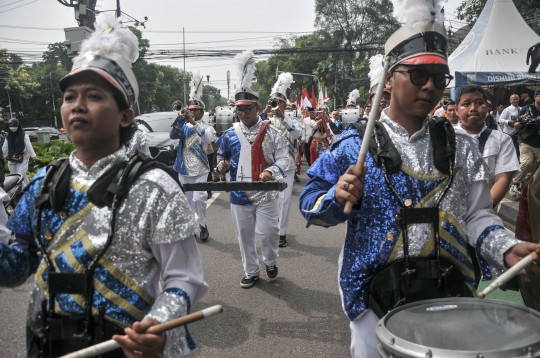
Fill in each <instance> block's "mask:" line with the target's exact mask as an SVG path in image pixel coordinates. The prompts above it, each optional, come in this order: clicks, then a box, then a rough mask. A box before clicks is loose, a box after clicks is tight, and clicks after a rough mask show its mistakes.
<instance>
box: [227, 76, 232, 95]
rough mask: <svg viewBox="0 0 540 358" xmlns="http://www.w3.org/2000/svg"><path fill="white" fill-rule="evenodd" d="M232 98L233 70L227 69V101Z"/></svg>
mask: <svg viewBox="0 0 540 358" xmlns="http://www.w3.org/2000/svg"><path fill="white" fill-rule="evenodd" d="M229 98H231V71H229V70H227V101H228V100H229Z"/></svg>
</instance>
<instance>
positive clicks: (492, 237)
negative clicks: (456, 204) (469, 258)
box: [464, 180, 520, 278]
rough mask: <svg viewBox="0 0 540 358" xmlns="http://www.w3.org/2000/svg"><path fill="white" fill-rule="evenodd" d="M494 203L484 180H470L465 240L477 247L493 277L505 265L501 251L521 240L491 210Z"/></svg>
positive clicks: (498, 273)
mask: <svg viewBox="0 0 540 358" xmlns="http://www.w3.org/2000/svg"><path fill="white" fill-rule="evenodd" d="M492 206H493V202H492V200H491V194H490V192H489V187H488V184H487V181H485V180H482V181H476V182H473V183H472V185H471V188H470V190H469V194H468V195H467V213H466V215H465V217H464V219H465V222H466V226H465V227H466V231H467V239H468V241H469V243H470V244H471V245H473V246H475V247H477V252H478V253H479V254H480V256H481V257H482V258H483V260H485V263H486V264H487V265H488V266H489V271H490V273H491V276H492V278H494V277H497V276H499V275H500V274H501V273H503V272H504V271H505V270H506V269H507V268H506V267H505V265H504V253H505V252H506V251H508V250H509V249H510V248H512V247H513V246H514V245H516V244H518V243H520V241H519V240H518V239H516V238H514V236H513V235H512V234H511V233H510V232H509V231H507V230H506V229H504V225H503V222H502V221H501V219H500V218H499V217H498V216H497V215H495V213H494V212H493V210H492V209H491V208H492Z"/></svg>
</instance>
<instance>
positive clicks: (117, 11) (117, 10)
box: [116, 0, 122, 18]
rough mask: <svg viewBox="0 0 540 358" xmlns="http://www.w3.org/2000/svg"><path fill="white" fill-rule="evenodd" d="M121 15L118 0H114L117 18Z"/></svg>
mask: <svg viewBox="0 0 540 358" xmlns="http://www.w3.org/2000/svg"><path fill="white" fill-rule="evenodd" d="M120 16H122V11H120V0H116V17H117V18H119V17H120Z"/></svg>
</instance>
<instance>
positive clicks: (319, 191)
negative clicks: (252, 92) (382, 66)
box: [300, 0, 540, 357]
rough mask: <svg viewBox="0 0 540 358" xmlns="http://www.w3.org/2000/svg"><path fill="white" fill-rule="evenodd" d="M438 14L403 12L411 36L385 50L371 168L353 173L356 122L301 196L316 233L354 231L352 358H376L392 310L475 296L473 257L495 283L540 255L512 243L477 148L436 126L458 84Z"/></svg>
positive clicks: (414, 6) (347, 300) (350, 243)
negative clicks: (434, 114) (386, 102)
mask: <svg viewBox="0 0 540 358" xmlns="http://www.w3.org/2000/svg"><path fill="white" fill-rule="evenodd" d="M441 8H442V2H441V1H436V2H434V3H433V5H432V3H431V2H429V5H427V3H425V2H421V3H420V2H418V1H416V3H415V1H413V0H410V1H404V2H403V4H402V9H401V13H400V14H401V15H402V16H404V17H405V19H400V20H402V21H401V22H405V25H403V27H401V28H400V29H399V30H397V31H396V32H395V33H394V34H393V35H392V36H391V37H390V39H389V40H388V41H387V42H386V45H385V51H386V55H387V56H390V57H391V62H390V69H389V71H388V73H387V74H386V86H387V87H388V88H389V89H390V90H391V91H392V97H391V99H390V107H389V108H387V109H385V110H383V112H382V114H381V119H380V121H379V122H376V123H375V129H376V131H375V133H376V134H375V135H373V134H372V133H370V134H368V135H373V136H374V140H372V141H371V143H373V144H375V146H376V147H375V148H373V149H372V150H370V152H369V154H368V155H367V157H366V160H365V164H364V165H365V166H364V168H363V169H360V168H357V167H356V166H355V165H354V164H355V163H356V160H357V156H358V152H359V149H360V146H361V142H362V136H361V135H360V132H359V130H365V127H362V126H361V123H357V124H356V125H354V126H351V127H349V129H348V130H346V131H345V132H343V133H342V134H341V136H340V137H339V139H338V140H337V141H336V142H335V143H333V144H332V146H331V148H330V150H328V151H327V152H325V153H324V154H323V155H322V156H321V157H320V158H319V160H318V161H317V162H316V163H315V164H314V165H313V166H312V167H311V168H310V170H309V171H308V173H307V174H308V175H309V176H310V178H311V180H310V181H309V182H308V184H307V185H306V187H305V188H304V190H303V192H302V194H301V196H300V207H301V212H302V214H303V215H304V216H305V218H306V219H307V221H308V226H309V225H311V224H315V225H321V226H325V227H329V226H333V225H337V224H339V223H341V222H345V221H346V222H347V234H346V238H345V243H344V246H343V249H342V251H341V254H340V258H339V286H340V293H341V297H342V304H343V309H344V311H345V313H346V314H347V316H348V318H349V319H350V329H351V353H352V356H353V357H376V356H377V355H378V353H377V338H376V335H375V328H376V324H377V322H378V320H379V318H378V317H381V316H382V315H384V314H385V313H386V312H388V311H389V310H391V309H392V308H394V307H399V306H400V305H402V304H406V303H410V302H415V301H418V300H423V299H429V298H437V297H447V296H472V295H474V293H475V287H476V272H475V270H474V268H473V267H474V266H473V265H474V264H473V258H472V256H471V254H472V255H476V256H477V257H478V261H479V266H480V268H481V271H482V274H483V278H484V279H485V280H490V279H492V278H493V277H495V276H498V275H499V274H501V273H502V272H504V271H505V270H506V269H507V268H508V267H511V266H513V265H514V264H515V263H517V262H518V261H519V260H521V259H522V258H523V257H525V256H526V255H528V254H530V252H532V251H536V252H537V253H540V245H537V244H532V243H521V242H520V241H518V240H517V239H515V238H514V237H512V235H511V234H510V233H509V232H508V231H506V230H505V228H504V226H503V224H502V222H501V219H500V218H499V217H498V216H496V215H495V214H494V213H493V211H492V200H491V195H490V192H489V187H488V184H487V179H488V178H489V177H490V175H491V174H490V172H489V170H488V168H487V167H486V165H485V163H484V161H483V159H482V157H481V155H480V153H479V152H478V149H477V148H476V146H475V145H474V143H473V141H472V140H471V138H470V137H468V136H467V135H466V134H465V133H463V132H454V131H453V127H452V125H451V124H450V123H449V122H448V121H447V120H446V119H439V120H433V119H431V118H429V113H430V112H431V110H432V109H433V108H434V107H435V106H436V104H437V103H438V101H439V100H440V98H441V97H442V94H443V91H444V89H445V87H446V86H447V85H448V83H449V82H450V80H451V79H452V77H451V76H450V74H449V68H448V63H447V53H446V43H447V41H446V30H445V28H444V25H443V24H444V15H443V14H442V13H441V12H440V10H441ZM403 20H405V21H403ZM373 105H374V106H377V105H378V103H374V104H373ZM374 110H375V109H374ZM357 127H358V128H357ZM347 201H350V202H351V203H352V204H354V206H353V209H352V212H351V213H350V214H345V213H344V210H343V208H344V205H345V203H346V202H347ZM467 245H470V246H472V247H473V248H474V249H475V251H471V253H470V252H469V251H468V246H467ZM538 261H539V260H537V261H536V264H539V263H540V262H538ZM526 271H527V272H528V273H535V274H539V273H540V268H539V267H538V266H537V265H530V266H529V268H528V269H526ZM392 277H394V278H398V279H392Z"/></svg>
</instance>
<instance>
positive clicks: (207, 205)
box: [195, 193, 221, 221]
mask: <svg viewBox="0 0 540 358" xmlns="http://www.w3.org/2000/svg"><path fill="white" fill-rule="evenodd" d="M220 194H221V193H212V196H211V197H210V199H207V200H206V208H207V209H208V208H209V207H210V205H212V204H213V203H214V201H216V199H217V198H218V196H219V195H220ZM197 220H199V215H197V213H195V221H197Z"/></svg>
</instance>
